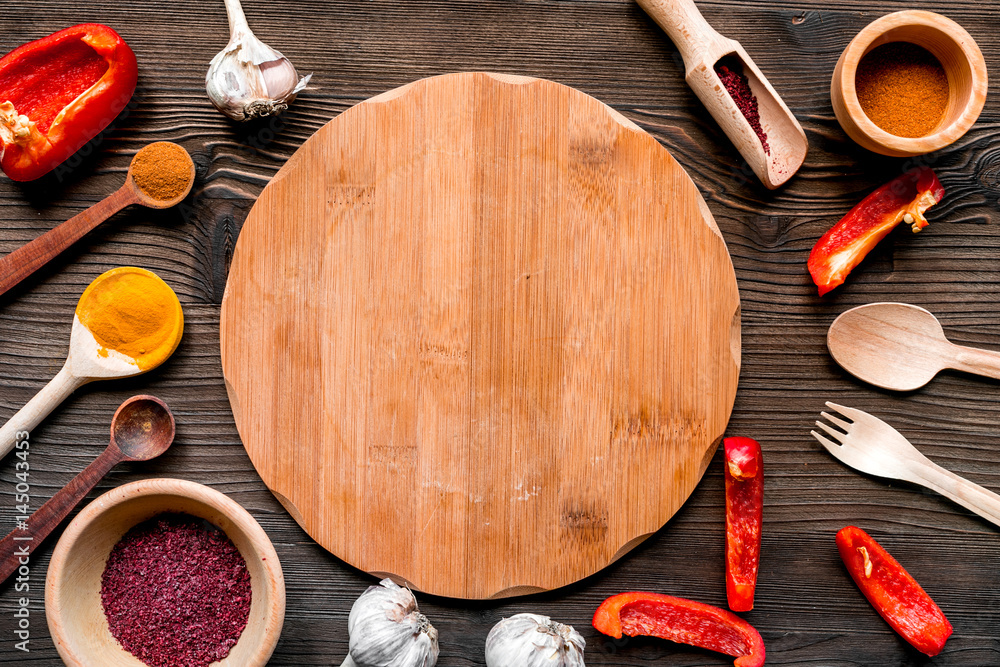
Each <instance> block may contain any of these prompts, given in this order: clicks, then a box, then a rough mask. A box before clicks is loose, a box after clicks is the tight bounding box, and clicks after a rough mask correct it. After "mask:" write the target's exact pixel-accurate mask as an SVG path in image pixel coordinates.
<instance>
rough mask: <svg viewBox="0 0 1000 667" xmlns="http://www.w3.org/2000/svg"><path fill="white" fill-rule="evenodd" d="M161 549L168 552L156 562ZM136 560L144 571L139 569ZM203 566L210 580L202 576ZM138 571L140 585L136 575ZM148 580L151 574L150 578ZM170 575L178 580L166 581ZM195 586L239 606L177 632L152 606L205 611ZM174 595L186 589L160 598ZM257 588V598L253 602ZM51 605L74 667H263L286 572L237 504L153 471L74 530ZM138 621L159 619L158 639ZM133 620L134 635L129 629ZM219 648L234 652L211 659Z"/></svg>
mask: <svg viewBox="0 0 1000 667" xmlns="http://www.w3.org/2000/svg"><path fill="white" fill-rule="evenodd" d="M215 527H218V529H219V530H216V529H215ZM175 547H176V548H175ZM156 549H160V550H161V551H164V552H165V553H166V554H167V555H166V557H165V559H164V562H161V563H159V564H158V565H150V563H151V560H150V558H149V557H150V556H151V555H152V554H153V553H154V551H155V550H156ZM185 549H186V550H187V553H188V556H189V558H190V559H196V560H198V561H199V563H200V564H199V565H198V567H197V568H195V569H192V568H191V565H192V563H186V562H185V558H184V557H183V556H182V555H180V552H182V551H183V550H185ZM171 554H172V555H171ZM206 556H207V559H206ZM129 567H139V568H140V569H134V570H133V571H131V572H130V573H129V572H128V570H129ZM150 567H152V568H153V570H152V571H150V570H149V568H150ZM142 568H146V570H145V571H146V572H147V574H146V575H142V574H140V572H142V571H143V570H142ZM200 568H204V569H203V571H202V574H205V575H208V576H206V577H203V578H199V575H198V569H200ZM106 572H108V573H110V579H109V578H106V577H105V573H106ZM119 576H123V577H124V579H121V580H116V579H115V577H119ZM130 576H131V577H133V578H134V579H135V585H134V586H131V587H130V586H129V585H128V584H127V582H126V581H125V579H127V578H128V577H130ZM144 576H145V577H146V578H147V579H148V581H145V582H143V581H140V579H142V578H143V577H144ZM171 577H173V578H176V579H178V581H177V582H175V583H176V584H177V585H176V586H173V585H171V586H167V587H164V586H163V585H162V584H164V582H166V581H168V580H170V578H171ZM181 580H187V581H186V583H182V581H181ZM219 581H225V582H227V584H226V585H227V586H232V590H228V591H227V590H223V589H222V588H221V587H220V586H218V582H219ZM185 587H188V588H191V589H192V590H193V591H195V592H198V591H199V589H200V592H201V593H202V595H203V596H204V597H205V598H206V599H213V600H215V601H216V602H217V603H221V602H222V601H223V600H228V602H229V603H230V607H229V608H228V609H227V610H226V611H225V612H219V611H217V613H215V614H214V615H213V616H212V617H210V618H206V619H204V620H205V623H204V624H203V625H202V627H200V628H197V627H196V626H198V623H195V624H194V625H188V626H185V629H184V630H182V631H178V632H176V633H175V635H174V636H171V633H170V629H171V628H174V627H175V626H173V625H171V624H170V623H165V622H163V621H162V619H160V620H156V619H155V616H156V615H157V614H158V613H159V612H157V611H154V612H150V609H155V608H156V606H157V605H164V604H166V605H169V604H174V606H176V607H178V609H177V611H179V612H180V613H181V615H182V616H183V615H184V614H185V613H187V614H189V615H190V616H191V618H196V617H197V616H198V615H199V614H201V612H202V611H203V610H204V608H203V607H202V608H199V606H198V603H197V602H196V601H194V600H193V599H192V598H191V597H190V596H188V597H186V598H185V597H184V595H185V593H184V591H183V590H181V589H183V588H185ZM102 588H103V590H102ZM171 591H172V592H171ZM167 592H169V594H170V595H174V596H175V597H174V599H173V601H172V602H171V601H169V600H168V601H164V600H162V599H160V600H154V599H152V598H150V597H149V596H150V595H154V596H155V595H163V594H164V593H167ZM190 592H191V591H190V590H189V591H188V593H190ZM102 593H103V594H104V596H103V599H102ZM246 593H249V601H245V600H243V599H242V598H244V597H246V596H245V594H246ZM184 600H187V603H185V602H184ZM130 602H131V603H134V605H135V606H136V607H137V609H136V608H133V609H130V608H129V603H130ZM116 605H117V606H116ZM150 605H152V607H150ZM105 607H108V608H109V609H110V610H111V611H110V613H106V609H105ZM143 609H145V610H146V611H145V612H144V611H143ZM160 611H162V610H160ZM45 612H46V617H47V620H48V625H49V631H50V633H51V634H52V638H53V641H54V642H55V645H56V649H57V650H58V651H59V655H60V656H61V657H62V659H63V661H64V662H65V663H66V664H67V665H69V666H70V667H93V666H94V665H101V667H118V666H119V665H120V666H122V667H125V666H131V667H141V666H142V665H152V666H153V667H168V666H169V667H173V666H175V665H176V666H177V667H195V666H196V665H207V664H209V663H210V664H212V665H213V666H214V665H219V666H220V667H237V666H238V667H258V666H259V667H263V666H264V665H266V664H267V661H268V659H269V658H270V657H271V653H272V652H273V651H274V647H275V645H276V644H277V642H278V637H279V635H280V634H281V627H282V624H283V622H284V614H285V588H284V578H283V576H282V572H281V565H280V564H279V562H278V557H277V554H276V553H275V551H274V547H273V546H272V545H271V542H270V540H269V539H268V537H267V535H266V534H265V533H264V531H263V529H261V527H260V525H259V524H257V522H256V521H254V519H253V517H251V516H250V514H248V513H247V512H246V510H244V509H243V508H242V507H240V506H239V505H238V504H236V503H235V502H233V501H232V500H231V499H229V498H228V497H226V496H225V495H223V494H221V493H219V492H218V491H214V490H212V489H210V488H208V487H206V486H203V485H201V484H196V483H194V482H188V481H185V480H176V479H150V480H143V481H139V482H133V483H131V484H126V485H124V486H121V487H119V488H117V489H114V490H112V491H109V492H108V493H106V494H104V495H102V496H101V497H99V498H97V499H96V500H94V501H93V502H92V503H90V504H89V505H88V506H87V507H85V508H84V509H83V511H81V512H80V514H79V515H77V517H76V518H75V519H74V520H73V521H72V522H71V523H70V525H69V526H68V527H67V528H66V531H65V532H64V533H63V535H62V537H61V538H60V540H59V543H58V544H57V545H56V548H55V551H54V552H53V554H52V561H51V563H50V565H49V570H48V574H47V577H46V581H45ZM133 612H135V613H134V614H133ZM144 613H145V614H146V616H145V617H144ZM244 615H245V618H244ZM112 617H113V618H112ZM109 618H111V619H112V620H111V621H110V623H109ZM136 620H138V621H139V622H140V623H150V624H151V625H150V627H149V636H148V637H143V636H142V633H141V632H135V631H134V630H135V627H134V625H130V624H132V623H134V621H136ZM178 627H179V626H178ZM123 628H125V629H128V628H132V630H133V632H131V634H130V633H128V632H126V633H125V634H123V633H122V629H123ZM192 628H194V629H193V630H192ZM175 629H176V628H175ZM115 633H117V634H118V636H119V637H120V638H121V640H122V641H121V642H119V640H118V639H116V634H115ZM123 644H125V645H127V646H128V648H129V649H130V650H132V651H133V652H134V653H136V654H137V655H141V657H142V658H143V660H140V658H139V657H136V655H133V653H130V652H129V650H126V648H123ZM139 649H144V650H147V651H148V652H147V653H142V652H141V650H139ZM157 649H159V651H157ZM213 651H216V652H217V653H216V654H213V653H212V652H213ZM218 655H225V657H224V658H222V659H221V660H218V661H214V662H211V661H212V660H214V659H215V658H216V657H218ZM147 661H148V662H147Z"/></svg>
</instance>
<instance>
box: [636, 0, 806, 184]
mask: <svg viewBox="0 0 1000 667" xmlns="http://www.w3.org/2000/svg"><path fill="white" fill-rule="evenodd" d="M638 3H639V6H641V7H642V8H643V9H644V10H646V13H647V14H649V15H650V16H651V17H652V18H653V20H654V21H656V22H657V23H658V24H659V25H660V27H661V28H663V30H664V31H665V32H666V33H667V35H669V36H670V39H671V40H673V42H674V44H675V45H676V46H677V49H678V50H679V51H680V53H681V57H683V58H684V66H685V69H686V72H685V75H684V78H685V80H686V81H687V83H688V85H689V86H691V90H693V91H694V93H695V95H697V96H698V99H700V100H701V102H702V104H704V105H705V108H706V109H708V112H709V113H711V114H712V117H713V118H715V120H716V122H717V123H719V125H720V126H721V127H722V130H723V132H725V133H726V135H727V136H728V137H729V139H730V141H732V142H733V144H734V145H735V146H736V148H737V150H739V152H740V154H741V155H742V156H743V159H745V160H746V161H747V164H748V165H750V168H751V169H753V172H754V173H755V174H756V175H757V178H759V179H760V181H761V183H763V184H764V185H765V186H766V187H768V188H771V189H773V188H776V187H778V186H779V185H781V184H782V183H784V182H785V181H787V180H788V179H789V178H791V177H792V176H793V175H794V174H795V172H796V171H798V169H799V167H801V166H802V162H803V161H804V160H805V159H806V152H807V151H808V150H809V144H808V141H807V140H806V134H805V132H803V131H802V126H801V125H799V121H798V120H796V119H795V116H793V115H792V112H791V111H789V109H788V107H787V106H785V103H784V102H783V101H782V100H781V98H780V97H778V93H776V92H775V91H774V88H772V87H771V84H770V83H768V81H767V79H766V78H765V77H764V75H763V74H762V73H761V71H760V70H759V69H758V68H757V65H755V64H754V62H753V60H751V58H750V56H749V55H747V52H746V51H744V50H743V47H742V46H740V44H739V42H736V41H734V40H732V39H727V38H726V37H723V36H722V35H720V34H719V33H717V32H716V31H715V30H714V29H713V28H712V26H710V25H709V24H708V22H707V21H705V18H704V17H703V16H702V15H701V12H699V11H698V8H697V7H696V6H695V4H694V2H693V0H638ZM724 58H725V59H726V61H727V62H731V61H732V60H735V61H738V67H739V68H740V69H742V70H743V71H742V74H743V75H745V76H746V77H747V79H748V83H749V86H750V90H751V92H752V93H753V95H754V96H755V97H756V98H757V106H758V109H759V111H760V125H761V128H762V129H763V131H764V132H766V134H767V141H768V144H769V150H767V151H766V150H765V149H764V146H763V144H762V143H761V140H760V139H759V138H758V137H757V133H756V132H755V131H754V129H753V128H752V127H751V125H750V122H749V121H748V120H747V118H746V116H744V115H743V112H742V111H741V110H740V108H739V107H738V106H737V105H736V102H735V101H734V100H733V98H732V97H731V96H730V95H729V92H728V91H727V90H726V87H725V86H724V85H723V83H722V80H721V79H720V78H719V75H718V73H717V72H716V71H715V66H716V64H717V63H719V61H720V60H723V59H724ZM738 73H739V72H738Z"/></svg>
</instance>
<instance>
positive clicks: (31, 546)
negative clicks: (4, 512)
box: [0, 445, 125, 583]
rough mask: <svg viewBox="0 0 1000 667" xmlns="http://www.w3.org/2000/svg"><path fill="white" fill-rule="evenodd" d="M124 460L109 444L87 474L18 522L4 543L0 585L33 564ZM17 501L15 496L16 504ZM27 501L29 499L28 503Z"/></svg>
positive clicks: (0, 550) (0, 555) (0, 552)
mask: <svg viewBox="0 0 1000 667" xmlns="http://www.w3.org/2000/svg"><path fill="white" fill-rule="evenodd" d="M124 458H125V457H124V455H123V454H122V452H121V450H119V449H118V448H117V447H115V446H114V445H109V446H108V447H106V448H105V449H104V451H103V452H101V455H100V456H98V457H97V458H96V459H94V461H93V462H92V463H91V464H90V465H89V466H87V467H86V468H84V470H83V472H81V473H80V474H79V475H77V476H76V477H74V478H73V480H72V481H70V483H69V484H67V485H66V486H64V487H63V488H62V489H60V490H59V492H57V493H56V495H54V496H52V498H51V499H49V501H48V502H47V503H45V504H44V505H42V506H41V507H39V508H38V511H36V512H35V513H34V514H32V515H31V516H30V517H28V518H27V520H26V521H23V522H22V521H21V519H20V518H19V519H18V521H19V525H18V527H17V528H15V529H14V530H12V531H11V532H10V533H9V534H8V535H7V537H5V538H3V540H0V583H2V582H4V581H6V580H7V577H9V576H10V575H12V574H13V573H14V572H15V571H16V570H17V569H18V568H19V567H21V566H22V565H24V566H27V565H28V564H29V563H30V562H31V554H32V553H34V551H35V550H36V549H37V548H38V547H39V546H40V545H41V543H42V542H44V541H45V538H47V537H48V536H49V533H51V532H52V531H53V530H55V528H56V526H58V525H59V524H60V523H62V520H63V519H65V518H66V515H67V514H69V513H70V512H71V511H72V510H73V508H74V507H76V506H77V504H78V503H79V502H80V501H81V500H83V498H84V497H85V496H86V495H87V494H88V493H89V492H90V490H91V489H93V488H94V487H95V486H96V485H97V483H98V482H99V481H101V479H102V478H103V477H104V476H105V475H107V474H108V471H110V470H111V469H112V468H114V467H115V466H116V465H118V463H120V462H121V461H122V460H124ZM24 495H25V496H26V495H27V494H24ZM17 500H18V498H17V497H15V502H17ZM27 502H28V500H27V499H25V504H27Z"/></svg>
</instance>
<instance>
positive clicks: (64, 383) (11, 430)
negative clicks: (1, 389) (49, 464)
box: [0, 364, 86, 459]
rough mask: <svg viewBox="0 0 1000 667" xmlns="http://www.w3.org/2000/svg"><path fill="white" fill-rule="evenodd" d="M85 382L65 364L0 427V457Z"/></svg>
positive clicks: (24, 437)
mask: <svg viewBox="0 0 1000 667" xmlns="http://www.w3.org/2000/svg"><path fill="white" fill-rule="evenodd" d="M85 382H86V380H83V379H81V378H79V377H77V376H76V375H74V374H73V372H72V371H71V370H70V368H69V364H65V365H64V366H63V367H62V370H60V371H59V372H58V373H56V376H55V377H54V378H52V379H51V380H50V381H49V383H48V384H47V385H45V386H44V387H42V390H41V391H39V392H38V393H37V394H35V397H34V398H32V399H31V400H30V401H28V402H27V403H26V404H25V406H24V407H23V408H21V409H20V410H18V411H17V413H16V414H15V415H14V416H13V417H11V418H10V421H8V422H7V423H6V424H4V425H3V427H2V428H0V459H3V457H5V456H7V454H9V453H10V450H12V449H13V448H14V443H15V442H18V441H21V440H25V439H26V438H27V437H28V434H29V433H30V432H31V429H33V428H35V427H36V426H38V424H39V423H40V422H41V421H42V420H43V419H45V417H46V416H47V415H48V414H49V413H50V412H52V410H54V409H55V407H56V406H57V405H59V404H60V403H62V402H63V401H64V400H66V398H67V397H68V396H69V395H70V394H72V393H73V392H74V391H76V390H77V389H78V388H79V387H80V386H81V385H83V384H84V383H85Z"/></svg>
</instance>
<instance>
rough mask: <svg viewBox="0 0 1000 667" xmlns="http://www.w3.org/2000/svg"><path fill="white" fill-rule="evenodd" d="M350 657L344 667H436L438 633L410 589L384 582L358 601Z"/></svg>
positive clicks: (352, 618)
mask: <svg viewBox="0 0 1000 667" xmlns="http://www.w3.org/2000/svg"><path fill="white" fill-rule="evenodd" d="M347 631H348V632H349V633H350V635H351V641H350V654H349V655H348V656H347V660H345V661H344V663H343V664H342V665H341V667H434V665H435V664H437V659H438V633H437V630H435V629H434V626H433V625H431V624H430V621H428V620H427V617H426V616H424V615H423V614H421V613H420V612H419V611H418V610H417V600H416V599H415V598H414V597H413V593H411V592H410V589H408V588H401V587H399V586H397V585H396V584H395V583H394V582H393V581H392V580H391V579H383V580H382V581H381V582H379V585H378V586H372V587H370V588H369V589H368V590H367V591H365V592H364V593H362V594H361V597H359V598H358V599H357V600H355V601H354V606H353V607H351V614H350V616H348V618H347Z"/></svg>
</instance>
